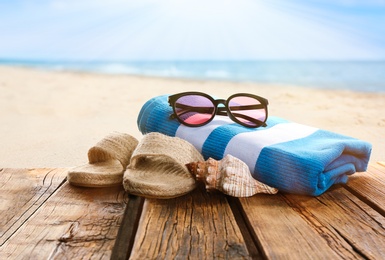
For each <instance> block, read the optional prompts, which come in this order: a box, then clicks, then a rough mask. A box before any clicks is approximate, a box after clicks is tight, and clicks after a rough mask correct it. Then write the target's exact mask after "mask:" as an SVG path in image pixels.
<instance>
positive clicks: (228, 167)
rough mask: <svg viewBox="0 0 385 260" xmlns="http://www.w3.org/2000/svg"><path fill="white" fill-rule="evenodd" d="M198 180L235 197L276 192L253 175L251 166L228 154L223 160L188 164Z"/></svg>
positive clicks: (208, 186) (207, 188)
mask: <svg viewBox="0 0 385 260" xmlns="http://www.w3.org/2000/svg"><path fill="white" fill-rule="evenodd" d="M186 166H187V168H188V169H189V171H190V172H191V173H192V174H193V175H195V177H196V180H197V181H202V182H204V183H205V184H206V190H208V191H210V190H219V191H221V192H223V193H224V194H227V195H230V196H233V197H250V196H253V195H255V194H257V193H268V194H275V193H277V192H278V190H277V189H276V188H272V187H270V186H268V185H266V184H264V183H262V182H259V181H257V180H256V179H254V178H253V177H252V176H251V173H250V170H249V167H248V166H247V165H246V164H245V163H244V162H243V161H241V160H240V159H238V158H236V157H234V156H232V155H230V154H228V155H226V156H225V157H224V158H223V159H222V160H220V161H217V160H214V159H212V158H209V159H208V160H207V161H202V162H192V163H188V164H186Z"/></svg>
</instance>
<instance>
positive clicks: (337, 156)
mask: <svg viewBox="0 0 385 260" xmlns="http://www.w3.org/2000/svg"><path fill="white" fill-rule="evenodd" d="M370 152H371V145H370V144H369V143H366V142H362V141H360V140H358V139H354V138H351V137H348V136H344V135H340V134H336V133H332V132H329V131H324V130H318V131H316V132H315V133H313V134H312V135H310V136H308V137H305V138H301V139H297V140H293V141H289V142H284V143H279V144H275V145H271V146H268V147H265V148H263V149H262V151H261V153H260V155H259V158H258V160H257V162H256V165H255V171H254V173H253V177H254V178H256V179H257V180H259V181H261V182H264V183H266V184H268V185H271V186H273V187H278V186H279V189H280V190H281V191H285V192H293V191H295V193H299V194H308V195H313V196H318V195H320V194H322V193H323V192H325V191H326V190H327V189H328V188H330V186H331V185H333V184H336V183H345V182H346V181H347V175H350V174H353V173H354V172H356V171H365V170H366V167H367V163H368V161H369V156H368V154H369V155H370Z"/></svg>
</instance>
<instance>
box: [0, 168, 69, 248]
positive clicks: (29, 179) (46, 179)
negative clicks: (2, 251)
mask: <svg viewBox="0 0 385 260" xmlns="http://www.w3.org/2000/svg"><path fill="white" fill-rule="evenodd" d="M0 176H1V178H0V190H1V193H0V246H1V245H3V244H4V242H5V241H6V240H7V239H8V238H9V237H10V236H11V235H12V234H13V233H14V232H15V231H16V230H17V229H18V228H19V227H20V226H21V225H22V224H23V223H24V222H25V221H26V220H27V219H28V218H29V217H30V216H31V215H32V214H33V213H34V212H35V211H36V210H37V209H38V208H39V207H40V206H41V205H42V204H43V203H44V202H45V201H46V200H47V198H49V196H51V195H52V193H53V192H54V191H55V190H56V189H57V188H58V187H59V186H60V185H62V184H63V182H64V181H65V177H66V170H65V169H44V168H43V169H0Z"/></svg>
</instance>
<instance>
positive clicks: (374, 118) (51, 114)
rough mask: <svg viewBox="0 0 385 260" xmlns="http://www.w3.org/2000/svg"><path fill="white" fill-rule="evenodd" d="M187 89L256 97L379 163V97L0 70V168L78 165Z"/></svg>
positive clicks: (384, 126) (383, 100) (383, 141)
mask: <svg viewBox="0 0 385 260" xmlns="http://www.w3.org/2000/svg"><path fill="white" fill-rule="evenodd" d="M192 90H195V91H202V92H207V93H209V94H212V95H215V96H220V97H223V98H227V97H228V96H230V95H231V94H233V93H237V92H249V93H253V94H256V95H260V96H263V97H265V98H267V99H268V100H269V103H270V104H269V115H273V116H279V117H282V118H285V119H288V120H290V121H294V122H297V123H302V124H306V125H310V126H314V127H318V128H322V129H325V130H330V131H333V132H337V133H340V134H345V135H348V136H352V137H355V138H359V139H362V140H365V141H368V142H370V143H372V145H373V151H372V156H371V162H372V163H373V162H376V161H385V138H384V135H385V94H378V93H359V92H351V91H334V90H320V89H315V88H314V89H313V88H303V87H298V86H283V85H267V84H256V83H234V82H219V81H198V80H182V79H165V78H155V77H141V76H127V75H105V74H92V73H81V72H53V71H43V70H36V69H29V68H17V67H6V66H1V67H0V122H1V123H0V144H1V146H0V168H6V167H11V168H25V167H26V168H33V167H72V166H76V165H79V164H83V163H85V162H87V151H88V149H89V148H90V147H91V146H92V145H94V144H95V143H96V142H97V141H99V140H100V139H101V138H103V136H105V135H106V134H108V133H110V132H113V131H119V132H126V133H130V134H132V135H133V136H135V137H137V138H138V139H140V138H141V136H142V135H141V133H140V132H139V130H138V128H137V125H136V119H137V116H138V113H139V111H140V109H141V107H142V105H143V104H144V103H145V102H146V101H147V100H149V99H150V98H152V97H154V96H158V95H162V94H173V93H178V92H182V91H192Z"/></svg>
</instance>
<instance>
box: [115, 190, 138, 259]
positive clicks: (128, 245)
mask: <svg viewBox="0 0 385 260" xmlns="http://www.w3.org/2000/svg"><path fill="white" fill-rule="evenodd" d="M143 202H144V199H143V198H141V197H137V196H134V195H129V201H128V203H127V206H126V210H125V211H124V216H123V220H122V224H121V225H120V228H119V232H118V235H117V237H116V240H115V245H114V248H113V250H112V254H111V259H114V260H120V259H128V258H129V256H130V254H131V250H132V246H133V245H134V241H135V240H134V239H135V234H136V231H137V229H138V223H139V220H140V216H141V214H142V209H143Z"/></svg>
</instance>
